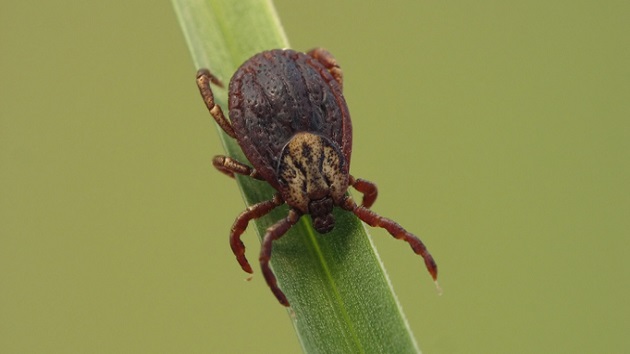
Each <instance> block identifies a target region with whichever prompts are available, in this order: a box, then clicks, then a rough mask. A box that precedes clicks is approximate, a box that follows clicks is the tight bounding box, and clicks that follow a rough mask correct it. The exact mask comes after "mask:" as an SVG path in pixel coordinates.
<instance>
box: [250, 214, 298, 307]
mask: <svg viewBox="0 0 630 354" xmlns="http://www.w3.org/2000/svg"><path fill="white" fill-rule="evenodd" d="M299 219H300V214H299V213H298V212H296V211H295V210H293V209H291V210H289V215H287V217H286V218H284V219H282V220H280V221H278V222H277V223H275V224H274V225H272V226H271V227H270V228H268V229H267V233H266V234H265V237H264V238H263V243H262V248H261V249H260V259H259V260H260V268H261V269H262V273H263V276H264V277H265V280H266V281H267V285H269V288H271V292H273V294H274V295H275V296H276V299H278V301H280V303H281V304H282V305H284V306H287V307H289V301H288V300H287V297H286V296H285V295H284V293H283V292H282V290H280V288H279V287H278V281H277V280H276V276H275V275H274V274H273V271H272V270H271V268H270V267H269V260H270V259H271V249H272V246H273V241H275V240H277V239H279V238H280V237H282V236H284V234H286V233H287V231H289V229H290V228H291V226H293V225H295V223H296V222H297V221H298V220H299Z"/></svg>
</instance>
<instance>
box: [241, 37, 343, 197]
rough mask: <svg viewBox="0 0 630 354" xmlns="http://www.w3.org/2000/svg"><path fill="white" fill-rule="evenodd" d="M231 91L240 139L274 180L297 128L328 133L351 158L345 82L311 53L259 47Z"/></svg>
mask: <svg viewBox="0 0 630 354" xmlns="http://www.w3.org/2000/svg"><path fill="white" fill-rule="evenodd" d="M229 96H230V101H229V112H230V120H231V122H232V126H233V127H234V131H235V132H236V137H237V139H238V142H239V145H240V146H241V148H242V149H243V152H244V153H245V155H246V156H247V158H248V160H249V161H250V162H251V163H252V164H253V165H254V167H255V168H256V169H257V170H258V172H259V173H260V174H261V175H262V176H263V178H264V179H265V180H267V181H268V182H269V183H271V184H272V185H275V184H276V183H277V182H276V178H275V169H276V167H277V164H278V159H279V157H280V153H281V151H282V148H283V147H284V146H285V145H286V143H287V142H288V141H289V140H290V139H291V137H293V135H294V134H295V133H298V132H311V133H319V134H321V135H323V136H326V137H328V138H329V139H331V140H332V141H333V142H335V143H336V144H337V145H338V146H339V148H340V149H341V150H342V152H343V154H344V155H345V157H346V158H347V162H348V163H349V162H350V153H351V146H352V141H351V139H352V127H351V123H350V116H349V113H348V108H347V106H346V102H345V100H344V98H343V94H342V92H341V88H340V86H339V84H338V83H337V82H336V81H335V79H334V78H333V76H332V75H331V74H330V73H329V72H328V70H327V69H326V68H324V67H323V66H322V65H321V64H320V63H319V62H317V61H316V60H314V59H313V58H312V57H310V56H308V55H306V54H304V53H299V52H295V51H292V50H280V49H278V50H271V51H266V52H262V53H259V54H257V55H255V56H254V57H252V58H250V59H249V60H248V61H246V62H245V63H244V64H243V65H242V66H241V67H240V68H239V69H238V71H237V72H236V73H235V74H234V76H233V77H232V80H231V81H230V87H229ZM275 187H277V186H275Z"/></svg>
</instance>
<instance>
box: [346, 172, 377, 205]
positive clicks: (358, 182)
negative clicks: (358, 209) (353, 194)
mask: <svg viewBox="0 0 630 354" xmlns="http://www.w3.org/2000/svg"><path fill="white" fill-rule="evenodd" d="M350 185H351V186H352V187H354V189H356V190H358V191H359V192H361V193H363V200H362V201H361V206H363V207H366V208H369V207H371V206H372V204H374V202H375V201H376V197H377V196H378V189H377V188H376V184H374V183H372V182H370V181H366V180H364V179H361V178H356V179H355V178H354V177H352V176H350Z"/></svg>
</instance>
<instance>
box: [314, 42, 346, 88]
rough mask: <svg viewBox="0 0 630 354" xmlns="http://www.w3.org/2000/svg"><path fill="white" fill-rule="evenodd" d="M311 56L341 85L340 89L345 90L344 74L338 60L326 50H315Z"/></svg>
mask: <svg viewBox="0 0 630 354" xmlns="http://www.w3.org/2000/svg"><path fill="white" fill-rule="evenodd" d="M307 54H308V55H309V56H311V57H313V59H315V60H317V61H318V62H319V63H320V64H322V65H323V66H324V67H325V68H326V69H327V70H328V71H329V72H330V74H331V75H332V76H333V77H334V78H335V81H337V82H338V83H339V87H340V88H341V89H342V90H343V72H342V71H341V68H340V67H339V64H337V59H335V57H334V56H333V55H332V54H330V52H329V51H327V50H326V49H324V48H313V49H311V50H310V51H309V52H308V53H307Z"/></svg>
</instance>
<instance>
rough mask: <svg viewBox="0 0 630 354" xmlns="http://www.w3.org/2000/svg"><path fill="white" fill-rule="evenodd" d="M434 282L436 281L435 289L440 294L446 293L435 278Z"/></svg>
mask: <svg viewBox="0 0 630 354" xmlns="http://www.w3.org/2000/svg"><path fill="white" fill-rule="evenodd" d="M434 283H435V290H437V294H438V296H442V294H444V291H443V290H442V287H441V286H440V284H439V283H438V281H437V280H435V281H434Z"/></svg>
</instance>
